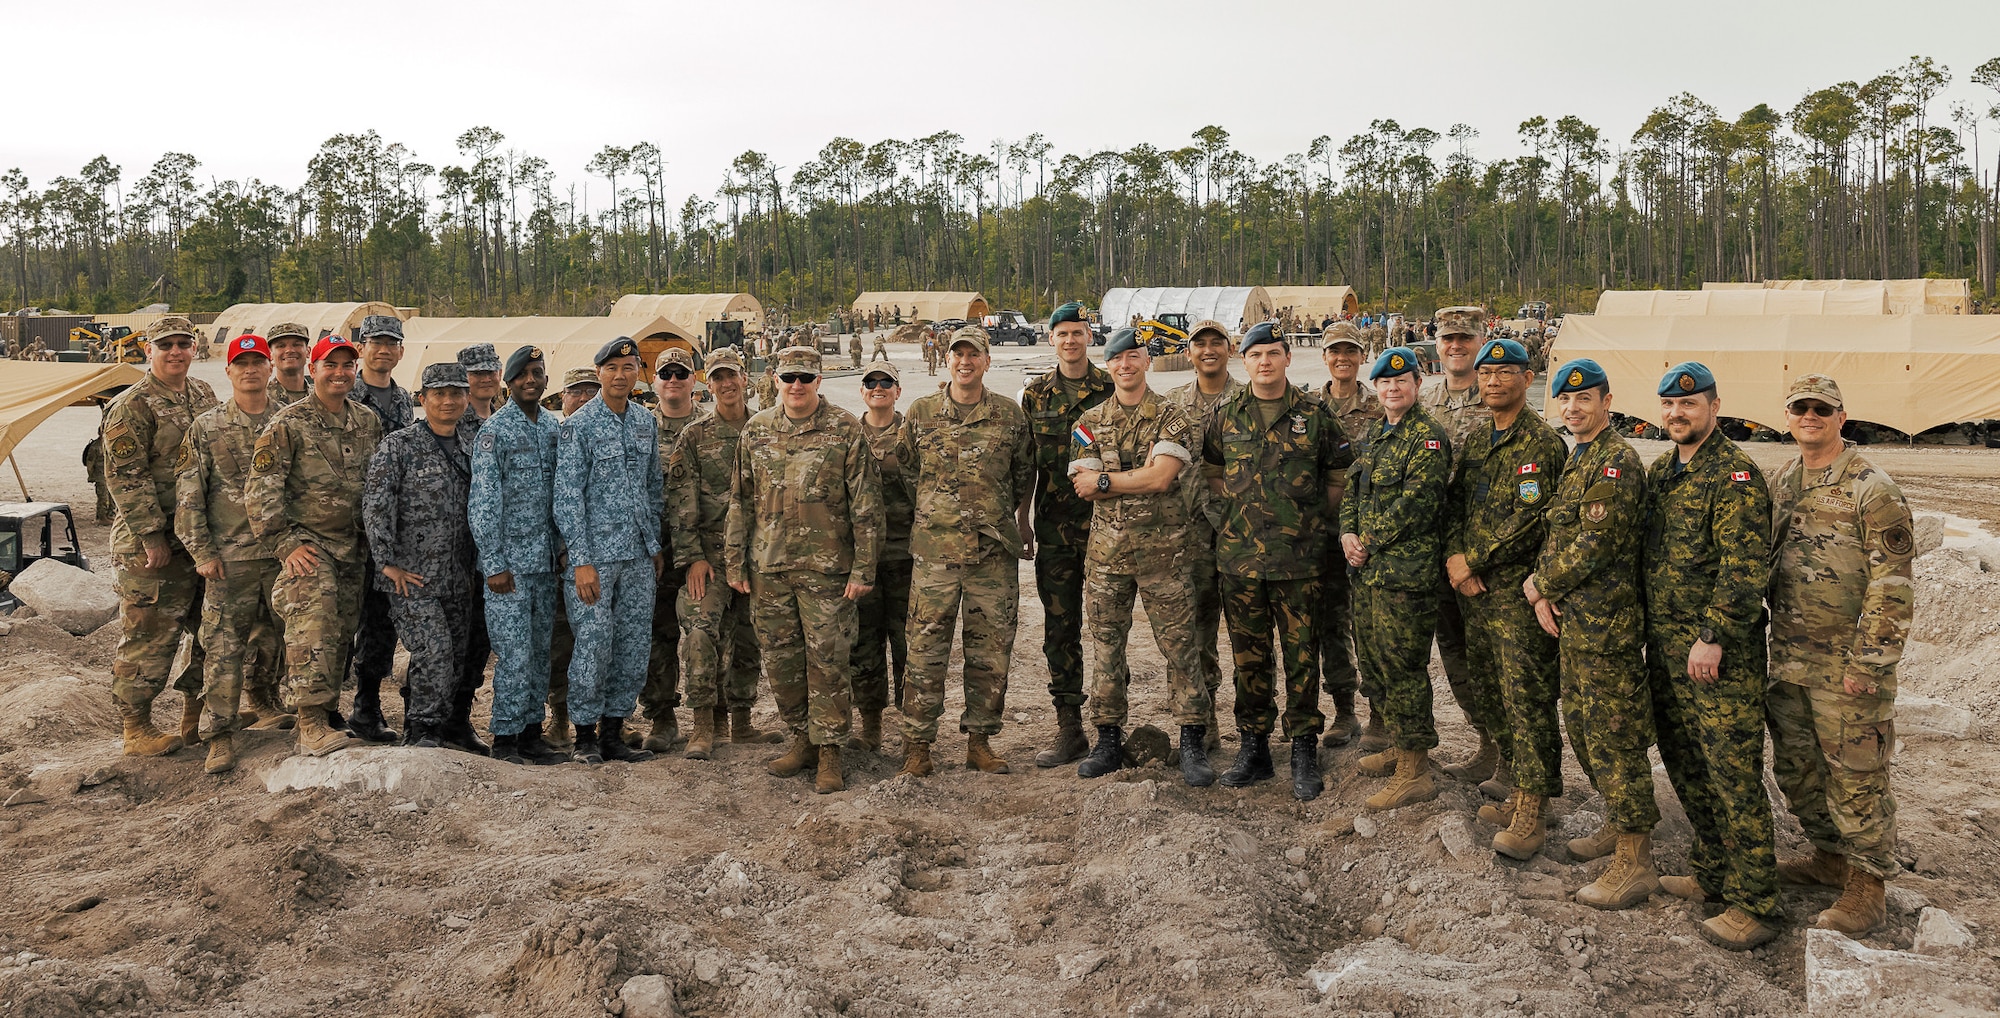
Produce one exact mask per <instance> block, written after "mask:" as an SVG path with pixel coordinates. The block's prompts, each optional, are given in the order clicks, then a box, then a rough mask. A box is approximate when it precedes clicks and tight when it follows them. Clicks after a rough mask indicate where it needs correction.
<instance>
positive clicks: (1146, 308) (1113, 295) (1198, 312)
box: [1098, 286, 1277, 335]
mask: <svg viewBox="0 0 2000 1018" xmlns="http://www.w3.org/2000/svg"><path fill="white" fill-rule="evenodd" d="M1276 310H1277V305H1276V304H1273V303H1272V302H1271V295H1270V293H1268V292H1267V291H1265V289H1264V288H1263V287H1261V286H1140V287H1132V286H1120V287H1113V288H1112V289H1109V290H1106V291H1104V303H1103V304H1102V305H1101V306H1100V307H1099V309H1098V312H1099V314H1100V315H1102V317H1103V320H1104V324H1105V326H1106V327H1108V328H1113V329H1116V328H1119V327H1120V326H1124V325H1130V324H1131V322H1132V316H1133V315H1138V316H1139V317H1140V318H1142V319H1143V318H1155V317H1158V316H1159V315H1161V314H1165V313H1170V312H1179V313H1181V314H1184V315H1186V316H1188V320H1189V321H1191V322H1192V321H1199V320H1201V319H1213V320H1215V321H1218V322H1221V323H1222V324H1223V325H1225V326H1227V327H1228V328H1229V331H1231V332H1233V333H1236V334H1238V335H1241V334H1242V332H1243V330H1244V329H1246V328H1249V327H1250V326H1252V325H1255V324H1257V323H1258V322H1262V321H1267V320H1269V319H1270V317H1271V315H1272V313H1273V312H1275V311H1276Z"/></svg>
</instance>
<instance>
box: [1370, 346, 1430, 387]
mask: <svg viewBox="0 0 2000 1018" xmlns="http://www.w3.org/2000/svg"><path fill="white" fill-rule="evenodd" d="M1422 371H1423V368H1422V367H1420V366H1419V365H1418V363H1417V352H1416V351H1415V350H1412V349H1410V348H1409V347H1407V346H1392V347H1390V348H1389V349H1387V350H1384V351H1382V356H1380V357H1377V358H1375V367H1374V370H1372V371H1370V372H1368V378H1369V380H1370V381H1373V380H1375V379H1377V378H1389V377H1392V376H1394V375H1414V374H1418V373H1421V372H1422Z"/></svg>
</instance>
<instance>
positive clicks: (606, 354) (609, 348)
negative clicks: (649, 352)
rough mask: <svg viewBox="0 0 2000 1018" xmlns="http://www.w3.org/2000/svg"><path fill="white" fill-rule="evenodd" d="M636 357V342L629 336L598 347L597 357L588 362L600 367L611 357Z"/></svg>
mask: <svg viewBox="0 0 2000 1018" xmlns="http://www.w3.org/2000/svg"><path fill="white" fill-rule="evenodd" d="M637 356H639V344H638V341H636V340H634V339H633V338H632V337H630V336H620V337H618V338H617V339H614V340H612V341H611V342H609V343H606V344H604V345H603V346H601V347H598V348H597V356H596V357H593V358H591V361H590V362H591V363H592V364H596V365H598V366H600V367H601V366H603V364H604V362H605V361H608V360H610V359H611V358H613V357H637Z"/></svg>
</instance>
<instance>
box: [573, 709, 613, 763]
mask: <svg viewBox="0 0 2000 1018" xmlns="http://www.w3.org/2000/svg"><path fill="white" fill-rule="evenodd" d="M604 720H605V721H606V722H607V727H608V722H610V720H611V719H610V718H605V719H604ZM597 747H598V740H597V726H596V725H578V726H576V751H575V752H573V753H571V754H570V759H572V760H575V761H576V762H577V763H580V764H591V765H593V766H594V765H596V764H601V763H603V762H604V753H603V751H602V750H600V749H598V748H597Z"/></svg>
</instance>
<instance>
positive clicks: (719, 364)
mask: <svg viewBox="0 0 2000 1018" xmlns="http://www.w3.org/2000/svg"><path fill="white" fill-rule="evenodd" d="M718 371H734V372H736V373H737V374H739V375H740V374H742V373H743V355H742V354H740V353H737V352H736V348H735V347H733V346H725V347H723V348H722V349H720V350H715V351H711V352H710V353H709V355H708V373H709V374H711V375H713V374H715V373H716V372H718Z"/></svg>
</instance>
